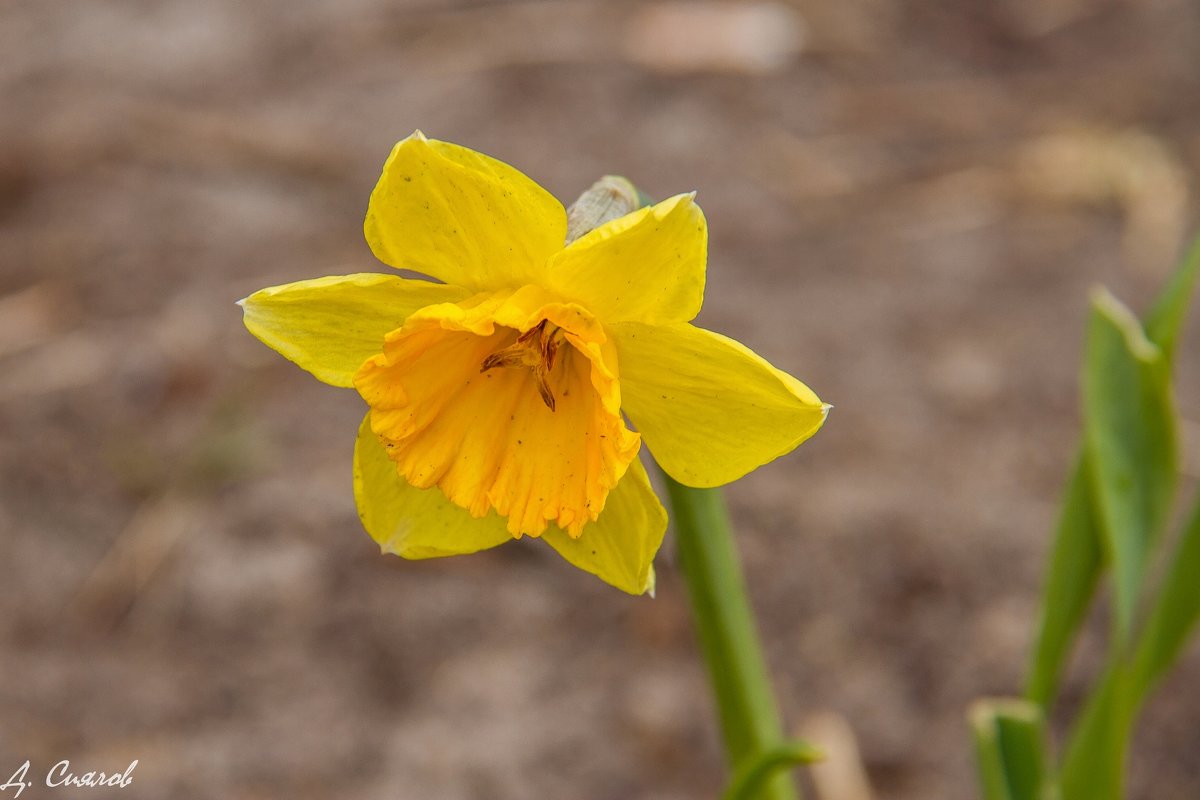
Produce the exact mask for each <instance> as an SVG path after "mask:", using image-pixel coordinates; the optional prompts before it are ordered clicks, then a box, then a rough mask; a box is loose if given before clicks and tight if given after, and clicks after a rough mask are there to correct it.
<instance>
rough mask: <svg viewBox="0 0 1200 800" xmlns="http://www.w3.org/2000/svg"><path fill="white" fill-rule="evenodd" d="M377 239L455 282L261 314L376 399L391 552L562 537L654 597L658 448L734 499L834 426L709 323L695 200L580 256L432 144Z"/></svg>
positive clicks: (367, 505) (253, 327) (368, 485)
mask: <svg viewBox="0 0 1200 800" xmlns="http://www.w3.org/2000/svg"><path fill="white" fill-rule="evenodd" d="M365 231H366V238H367V242H368V243H369V244H370V246H371V250H372V251H373V252H374V253H375V255H376V256H377V257H378V258H379V259H380V260H381V261H383V262H384V263H385V264H388V265H389V266H392V267H397V268H401V269H408V270H413V271H416V272H419V273H422V274H425V275H429V276H431V277H433V278H435V279H437V280H439V281H441V283H433V282H431V281H424V280H412V279H408V278H402V277H399V276H397V275H385V274H377V273H360V274H356V275H344V276H337V277H328V278H318V279H316V280H308V281H300V282H297V283H291V284H287V285H285V286H276V287H272V288H268V289H263V290H262V291H259V292H256V293H254V294H252V295H251V296H250V297H247V298H246V299H245V300H243V301H242V307H243V310H244V314H245V317H244V319H245V323H246V327H247V328H249V329H250V332H251V333H253V334H254V335H255V336H257V337H258V338H259V339H261V340H262V341H263V342H264V343H266V344H267V345H268V346H269V347H272V348H274V349H275V350H277V351H278V352H279V353H281V354H282V355H284V356H286V357H287V358H289V359H291V360H292V361H294V362H295V363H296V364H298V365H300V366H301V367H303V368H304V369H306V370H308V371H309V372H311V373H312V374H313V375H315V376H316V377H317V378H319V379H320V380H322V381H325V382H326V383H330V384H333V385H334V386H344V387H354V388H355V389H357V390H358V392H359V394H361V395H362V397H363V399H364V400H365V401H366V403H367V406H368V408H369V411H368V413H367V416H366V418H365V419H364V420H363V423H362V426H361V427H360V428H359V432H358V441H357V445H356V447H355V454H354V490H355V499H356V501H357V503H358V509H359V516H360V517H361V518H362V522H363V525H364V526H365V528H366V529H367V532H368V533H370V534H371V536H372V537H373V538H374V539H375V540H376V542H378V543H379V545H380V546H381V547H382V548H383V550H384V551H387V552H392V553H396V554H397V555H400V556H403V557H405V558H431V557H436V556H446V555H455V554H462V553H471V552H475V551H478V550H483V549H485V548H489V547H493V546H495V545H498V544H500V543H502V542H504V541H506V540H508V539H511V538H514V537H517V538H519V537H521V536H522V535H527V536H535V537H541V538H542V539H543V540H545V541H546V542H547V543H548V544H549V545H550V546H551V547H553V548H554V549H555V550H557V551H558V552H559V553H560V554H561V555H562V556H563V557H564V558H566V559H567V561H569V562H571V563H572V564H574V565H575V566H577V567H579V568H580V569H583V570H586V571H588V572H591V573H593V574H596V575H598V576H599V577H600V578H602V579H604V580H605V581H608V582H609V583H611V584H613V585H614V586H617V587H618V588H620V589H623V590H625V591H627V592H631V593H634V594H640V593H642V592H645V591H647V590H649V589H651V588H652V586H653V580H654V571H653V567H652V562H653V559H654V554H655V553H656V552H657V551H658V548H659V545H660V543H661V542H662V537H663V533H664V532H665V530H666V525H667V515H666V512H665V511H664V510H663V507H662V505H661V504H660V503H659V501H658V498H657V497H656V496H655V494H654V491H653V489H652V488H651V486H650V482H649V480H648V478H647V475H646V470H645V468H644V467H643V466H642V465H641V462H640V461H639V460H638V457H637V456H638V451H639V449H640V447H641V444H642V439H643V437H644V438H645V441H646V445H647V446H648V447H649V449H650V451H651V453H652V454H653V456H654V458H655V460H656V461H657V462H658V463H659V465H660V466H661V467H662V468H663V469H664V470H666V472H667V473H668V474H670V475H671V476H672V477H674V478H675V479H676V480H678V481H679V482H681V483H684V484H687V485H689V486H700V487H706V486H717V485H720V484H724V483H728V482H730V481H733V480H736V479H737V478H740V477H741V476H742V475H745V474H746V473H747V472H749V471H750V470H752V469H754V468H756V467H758V466H760V465H762V464H764V463H766V462H768V461H771V460H772V459H774V458H776V457H778V456H780V455H783V454H784V453H787V452H789V451H791V450H792V449H793V448H794V447H796V446H797V445H799V444H800V443H801V442H803V441H804V440H805V439H807V438H808V437H809V436H811V435H812V434H813V433H815V432H816V430H817V429H818V428H820V426H821V424H822V422H823V421H824V419H825V415H826V411H827V408H828V407H827V406H826V405H824V404H822V403H821V401H820V400H818V399H817V396H816V395H815V394H813V392H812V391H810V390H809V389H808V387H806V386H805V385H804V384H802V383H800V382H799V381H798V380H796V379H795V378H793V377H791V376H790V375H787V374H786V373H783V372H781V371H779V370H777V369H775V368H774V367H772V366H771V365H770V364H768V363H767V362H766V361H764V360H763V359H762V358H760V357H758V356H757V355H755V354H754V353H753V352H751V351H750V350H748V349H746V348H745V347H743V346H742V345H740V344H738V343H737V342H735V341H733V340H731V339H728V338H726V337H724V336H721V335H720V334H716V333H712V332H709V331H706V330H703V329H701V328H697V327H695V326H693V325H691V324H690V320H691V319H693V318H694V317H695V316H696V314H697V312H699V310H700V304H701V302H702V299H703V295H704V271H705V259H706V251H707V244H708V233H707V227H706V225H705V221H704V216H703V214H702V213H701V211H700V208H699V207H698V206H697V205H696V204H695V202H694V199H693V195H692V194H681V195H677V196H675V197H672V198H670V199H668V200H664V201H663V202H661V203H658V204H656V205H654V206H650V207H646V208H642V209H640V210H637V211H634V212H633V213H630V214H627V215H625V216H622V217H620V218H618V219H615V220H611V221H609V222H606V223H604V224H602V225H600V226H599V227H597V228H595V229H594V230H592V231H590V232H588V233H586V234H585V235H583V236H581V237H580V238H578V239H577V240H575V241H573V242H570V243H569V244H568V243H566V236H567V215H566V212H565V211H564V209H563V206H562V205H561V204H560V203H559V202H558V201H557V200H555V199H554V197H552V196H551V195H550V194H549V193H548V192H547V191H546V190H545V189H543V188H542V187H540V186H538V185H537V184H536V183H534V182H533V181H532V180H530V179H529V178H528V177H526V176H525V175H523V174H521V173H520V172H518V171H517V170H515V169H513V168H512V167H510V166H508V165H507V164H503V163H501V162H499V161H496V160H495V159H492V158H489V157H488V156H485V155H482V154H480V153H476V152H473V151H471V150H468V149H466V148H463V147H459V146H457V145H453V144H449V143H446V142H439V141H434V140H430V139H426V138H425V137H424V136H422V135H421V134H420V133H419V132H418V133H415V134H413V135H412V136H410V137H409V138H407V139H405V140H404V141H402V142H400V143H399V144H397V145H396V146H395V148H394V149H393V150H392V153H391V155H390V156H389V158H388V160H387V163H386V164H385V165H384V168H383V175H382V177H381V178H380V179H379V183H378V185H377V186H376V187H375V191H374V192H373V193H372V195H371V201H370V205H369V207H368V210H367V219H366V225H365ZM627 418H628V420H629V421H631V422H632V423H633V425H636V426H637V427H636V431H635V430H633V429H631V428H630V425H629V423H628V422H627V421H626V420H627Z"/></svg>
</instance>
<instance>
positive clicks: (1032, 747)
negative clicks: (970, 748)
mask: <svg viewBox="0 0 1200 800" xmlns="http://www.w3.org/2000/svg"><path fill="white" fill-rule="evenodd" d="M970 721H971V728H972V730H973V731H974V734H975V755H976V759H977V760H978V767H979V777H980V780H981V782H982V784H983V796H984V799H985V800H1045V799H1046V798H1049V797H1051V796H1052V793H1051V792H1052V790H1051V787H1050V783H1049V778H1048V770H1047V759H1046V752H1047V749H1046V723H1045V717H1044V716H1043V715H1042V710H1041V708H1040V707H1039V706H1038V705H1037V704H1036V703H1032V702H1030V701H1028V700H980V701H978V702H976V703H975V705H974V706H972V708H971V712H970Z"/></svg>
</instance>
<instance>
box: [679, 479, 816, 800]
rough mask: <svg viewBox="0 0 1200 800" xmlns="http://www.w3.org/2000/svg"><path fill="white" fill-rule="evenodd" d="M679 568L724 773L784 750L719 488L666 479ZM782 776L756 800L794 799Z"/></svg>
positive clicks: (793, 791) (782, 773) (769, 781)
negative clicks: (711, 698) (713, 703)
mask: <svg viewBox="0 0 1200 800" xmlns="http://www.w3.org/2000/svg"><path fill="white" fill-rule="evenodd" d="M664 478H665V479H666V484H667V493H668V495H669V496H670V499H671V507H672V509H673V511H674V514H672V517H673V519H674V521H675V536H676V541H677V543H678V548H679V561H680V565H681V568H682V571H683V576H684V579H685V580H686V581H687V585H688V593H689V595H690V596H691V600H692V616H693V618H694V619H695V625H696V631H697V634H698V636H699V638H700V647H701V649H702V650H703V651H704V659H705V661H706V662H707V664H708V672H709V676H710V678H711V680H712V686H713V692H714V693H715V694H716V699H717V709H718V711H719V713H720V717H721V731H722V734H723V737H724V741H725V753H726V759H727V762H728V765H729V769H730V772H731V774H736V773H738V771H739V770H740V769H744V768H745V766H746V765H747V764H749V763H751V762H752V761H753V760H754V759H756V758H759V757H760V756H761V754H763V753H766V752H768V751H772V750H775V749H777V748H778V747H779V746H780V745H783V744H784V743H785V738H784V735H783V728H782V726H781V725H780V722H779V714H778V712H777V711H776V707H775V698H774V696H773V694H772V691H771V683H770V680H769V678H768V677H767V667H766V663H765V661H764V660H763V655H762V647H761V646H760V644H759V641H758V633H757V631H756V629H755V625H754V615H753V612H752V611H751V608H750V602H749V600H748V599H747V597H746V583H745V580H744V579H743V578H742V571H741V565H740V562H739V560H738V555H737V550H736V549H735V548H734V546H733V538H732V536H731V530H730V525H729V515H728V512H727V511H726V510H725V502H724V500H723V499H722V497H721V492H720V490H718V489H692V488H690V487H687V486H684V485H682V484H680V483H677V482H675V481H674V480H672V479H671V478H670V477H669V476H665V475H664ZM797 797H798V792H797V790H796V785H795V782H794V781H793V780H792V777H791V775H790V774H788V772H786V771H780V772H776V773H775V774H774V775H772V776H771V777H770V778H766V779H765V780H763V782H762V784H761V791H760V792H758V794H757V795H755V800H795V798H797Z"/></svg>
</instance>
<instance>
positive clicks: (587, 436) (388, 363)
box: [354, 289, 640, 536]
mask: <svg viewBox="0 0 1200 800" xmlns="http://www.w3.org/2000/svg"><path fill="white" fill-rule="evenodd" d="M543 295H544V293H543V292H541V290H537V289H531V290H529V291H525V290H522V291H519V292H516V293H501V294H499V295H496V296H494V297H482V298H481V297H473V298H470V299H468V300H467V301H464V302H462V303H459V304H444V305H440V306H430V307H429V308H426V309H423V310H421V311H420V312H418V313H416V314H414V315H412V316H411V317H410V318H409V320H408V321H407V322H406V323H405V324H404V326H403V327H401V328H400V329H399V330H396V331H393V332H392V333H389V334H388V336H387V342H386V344H385V345H384V348H383V352H382V353H381V354H380V355H378V356H375V357H373V358H371V359H368V360H367V361H366V362H365V363H364V364H363V366H362V368H361V369H360V370H359V372H358V374H357V375H356V376H355V381H354V384H355V386H356V388H357V389H358V391H359V393H360V394H361V395H362V396H363V399H364V400H366V402H367V405H368V406H370V407H371V426H372V429H373V430H374V431H375V432H376V433H377V434H379V435H380V436H381V437H382V438H383V440H384V444H385V446H386V448H387V449H388V453H389V456H390V458H391V459H392V460H393V461H395V462H396V464H397V466H398V468H399V470H400V474H401V475H403V476H404V477H405V479H406V480H408V482H409V483H411V484H412V485H413V486H417V487H419V488H423V489H424V488H428V487H431V486H438V487H439V488H441V490H442V491H443V492H444V493H445V494H446V496H447V497H448V498H449V499H450V500H451V501H452V502H454V503H456V504H457V505H460V506H462V507H463V508H466V509H468V510H469V511H470V512H471V513H472V514H473V515H475V516H483V515H485V514H487V513H488V512H489V511H490V510H492V509H494V510H495V511H496V512H498V513H499V514H500V515H502V516H504V517H507V518H508V530H509V531H510V532H511V533H512V534H513V535H514V536H520V535H523V534H528V535H532V536H537V535H540V534H541V532H542V531H543V530H545V528H546V526H547V525H548V524H550V522H551V521H554V522H556V523H557V524H558V525H559V526H561V527H563V528H565V529H567V530H568V531H569V532H570V533H571V534H572V535H579V533H580V531H581V530H582V529H583V526H584V525H586V524H587V523H589V522H591V521H592V520H594V519H596V517H597V516H598V515H599V514H600V512H601V511H602V509H603V508H604V504H605V501H606V498H607V497H608V494H609V492H610V491H611V490H612V488H613V487H615V486H616V485H617V483H618V481H619V480H620V479H621V476H622V475H624V474H625V470H626V468H627V466H628V464H629V462H630V461H632V460H633V459H634V458H635V456H636V455H637V451H638V447H639V446H640V439H639V437H638V435H637V434H635V433H633V432H631V431H630V430H629V429H628V428H627V427H626V426H625V423H624V420H623V419H622V417H621V413H620V408H621V398H620V388H619V384H618V382H617V374H616V364H615V353H614V352H613V350H612V348H611V345H610V344H609V343H608V342H607V340H606V338H605V334H604V329H603V328H602V327H601V326H600V325H599V324H598V323H597V322H596V321H595V320H594V319H593V318H592V317H590V315H588V314H587V312H585V311H584V310H583V309H581V308H579V307H578V306H571V305H563V304H554V303H552V304H549V305H545V306H538V305H536V303H535V304H532V305H531V303H532V302H533V301H534V300H536V299H539V298H541V297H542V296H543ZM543 322H545V323H546V324H545V325H543V324H542V323H543ZM525 334H528V335H525ZM546 348H549V349H551V350H553V351H554V352H553V355H545V354H546V353H547V352H548V350H547V349H546ZM547 359H548V360H547Z"/></svg>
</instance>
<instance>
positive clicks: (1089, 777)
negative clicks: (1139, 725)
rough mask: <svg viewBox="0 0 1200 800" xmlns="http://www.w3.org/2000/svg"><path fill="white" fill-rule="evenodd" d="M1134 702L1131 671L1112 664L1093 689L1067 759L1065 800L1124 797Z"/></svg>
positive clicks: (1063, 775)
mask: <svg viewBox="0 0 1200 800" xmlns="http://www.w3.org/2000/svg"><path fill="white" fill-rule="evenodd" d="M1134 711H1135V709H1134V703H1133V702H1132V692H1131V691H1130V680H1129V673H1128V671H1127V670H1126V669H1125V668H1124V667H1122V666H1120V665H1119V664H1118V665H1116V666H1114V667H1110V668H1109V671H1108V673H1107V674H1106V675H1105V677H1104V679H1103V680H1102V681H1101V683H1100V687H1099V688H1098V689H1095V690H1093V692H1092V694H1091V697H1090V698H1089V699H1088V703H1087V706H1086V707H1085V708H1084V711H1083V715H1082V717H1081V719H1080V721H1079V723H1078V724H1077V725H1076V727H1075V731H1074V734H1073V736H1072V737H1071V742H1070V744H1069V745H1068V746H1067V753H1066V756H1065V758H1064V759H1063V768H1062V772H1061V773H1060V775H1059V782H1060V785H1061V786H1062V796H1063V800H1121V799H1122V797H1123V796H1124V785H1125V757H1126V751H1127V749H1128V745H1129V736H1130V733H1131V732H1132V728H1133V717H1134Z"/></svg>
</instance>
